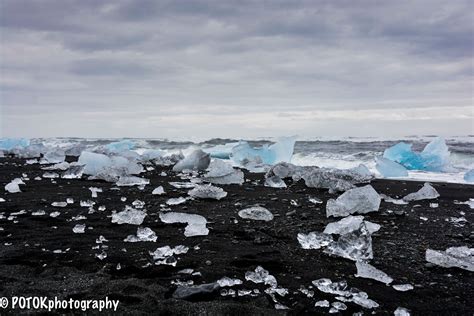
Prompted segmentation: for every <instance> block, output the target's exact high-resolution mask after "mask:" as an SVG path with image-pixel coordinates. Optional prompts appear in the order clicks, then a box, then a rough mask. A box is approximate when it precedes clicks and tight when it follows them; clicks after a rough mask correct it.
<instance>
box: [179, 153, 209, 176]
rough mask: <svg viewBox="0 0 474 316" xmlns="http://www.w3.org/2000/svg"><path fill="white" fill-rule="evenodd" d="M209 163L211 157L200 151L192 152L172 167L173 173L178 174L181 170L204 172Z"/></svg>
mask: <svg viewBox="0 0 474 316" xmlns="http://www.w3.org/2000/svg"><path fill="white" fill-rule="evenodd" d="M210 162H211V157H210V156H209V154H206V153H205V152H203V151H202V150H200V149H197V150H195V151H193V152H192V153H191V154H190V155H189V156H187V157H185V158H184V159H182V160H180V161H178V163H177V164H176V165H174V167H173V171H175V172H180V171H183V170H185V169H186V170H205V169H206V168H207V167H208V166H209V163H210Z"/></svg>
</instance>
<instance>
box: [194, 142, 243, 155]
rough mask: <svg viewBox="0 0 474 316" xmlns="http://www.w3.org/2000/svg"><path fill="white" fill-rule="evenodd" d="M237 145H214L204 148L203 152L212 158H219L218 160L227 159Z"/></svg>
mask: <svg viewBox="0 0 474 316" xmlns="http://www.w3.org/2000/svg"><path fill="white" fill-rule="evenodd" d="M238 144H239V143H238V142H235V143H227V144H224V145H216V146H213V147H209V148H204V149H203V151H205V152H206V153H208V154H210V155H211V157H212V158H220V159H229V158H230V155H231V153H232V148H234V147H235V146H237V145H238Z"/></svg>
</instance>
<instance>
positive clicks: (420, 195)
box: [403, 183, 439, 202]
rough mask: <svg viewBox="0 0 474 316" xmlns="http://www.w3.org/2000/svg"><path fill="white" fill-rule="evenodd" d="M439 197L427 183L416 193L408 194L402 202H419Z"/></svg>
mask: <svg viewBox="0 0 474 316" xmlns="http://www.w3.org/2000/svg"><path fill="white" fill-rule="evenodd" d="M438 197H439V193H438V191H436V189H435V188H433V187H432V186H431V185H430V184H429V183H425V184H424V185H423V187H422V188H421V189H420V190H418V191H417V192H414V193H410V194H408V195H407V196H405V197H404V198H403V200H404V201H407V202H409V201H419V200H431V199H436V198H438Z"/></svg>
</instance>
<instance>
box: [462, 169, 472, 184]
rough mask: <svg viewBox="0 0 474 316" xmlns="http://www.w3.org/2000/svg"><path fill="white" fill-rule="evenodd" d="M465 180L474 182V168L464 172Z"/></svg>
mask: <svg viewBox="0 0 474 316" xmlns="http://www.w3.org/2000/svg"><path fill="white" fill-rule="evenodd" d="M464 181H466V182H471V183H472V182H474V169H471V170H469V171H468V172H466V173H465V174H464Z"/></svg>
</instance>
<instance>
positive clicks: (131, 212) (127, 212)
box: [112, 205, 146, 225]
mask: <svg viewBox="0 0 474 316" xmlns="http://www.w3.org/2000/svg"><path fill="white" fill-rule="evenodd" d="M145 216H146V213H145V212H144V211H142V210H136V209H134V208H132V207H130V206H128V205H127V206H125V209H124V210H123V211H121V212H118V213H113V214H112V223H117V224H131V225H141V224H142V223H143V220H144V219H145Z"/></svg>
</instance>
